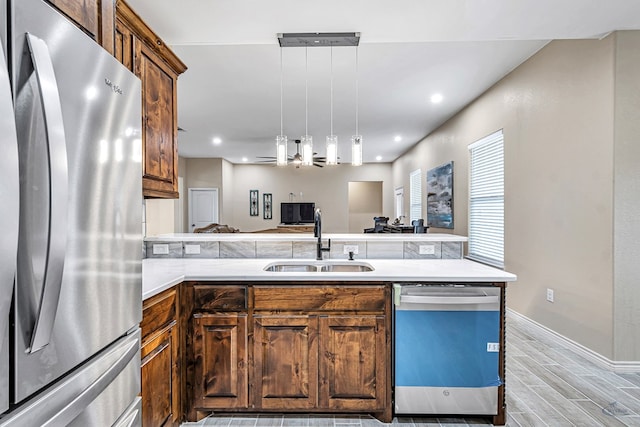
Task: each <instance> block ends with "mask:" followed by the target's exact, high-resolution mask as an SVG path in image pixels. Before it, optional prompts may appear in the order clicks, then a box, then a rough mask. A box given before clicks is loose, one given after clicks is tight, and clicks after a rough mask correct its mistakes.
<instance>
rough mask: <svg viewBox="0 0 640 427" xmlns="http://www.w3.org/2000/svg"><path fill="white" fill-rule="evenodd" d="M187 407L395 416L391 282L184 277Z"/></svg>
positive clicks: (194, 414)
mask: <svg viewBox="0 0 640 427" xmlns="http://www.w3.org/2000/svg"><path fill="white" fill-rule="evenodd" d="M181 301H182V305H181V309H182V313H183V316H182V317H181V322H182V325H183V326H184V328H185V331H186V334H185V341H184V343H183V344H184V348H185V357H186V359H185V360H186V369H185V382H184V388H183V392H184V396H185V400H184V410H185V413H186V414H187V419H188V420H190V421H196V420H198V419H199V418H202V417H204V416H205V415H207V414H208V413H210V412H254V413H255V412H304V413H370V414H373V415H374V416H376V417H377V418H379V419H380V420H382V421H385V422H390V421H391V419H392V407H391V361H390V360H389V355H390V354H391V335H390V334H391V326H390V325H391V307H390V303H391V299H390V289H389V287H388V286H387V285H372V284H365V283H359V284H352V283H351V284H347V283H339V284H336V283H331V284H322V285H320V284H317V283H300V284H295V285H291V284H278V283H273V284H260V285H222V284H210V283H203V282H187V283H184V284H183V287H182V294H181Z"/></svg>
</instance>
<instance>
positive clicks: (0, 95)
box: [0, 43, 20, 413]
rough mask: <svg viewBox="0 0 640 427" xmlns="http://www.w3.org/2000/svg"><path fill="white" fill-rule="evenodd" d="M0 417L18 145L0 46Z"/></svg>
mask: <svg viewBox="0 0 640 427" xmlns="http://www.w3.org/2000/svg"><path fill="white" fill-rule="evenodd" d="M0 153H2V155H0V200H2V221H0V236H2V238H0V413H2V412H4V411H5V410H6V409H7V408H8V406H9V325H8V321H9V309H10V308H11V296H12V295H13V292H12V291H13V278H14V276H15V272H16V252H17V249H18V218H19V206H20V194H19V191H18V189H19V179H18V142H17V139H16V125H15V121H14V115H13V105H12V103H11V87H10V85H9V70H8V69H7V63H6V57H5V53H4V50H3V48H2V44H1V43H0Z"/></svg>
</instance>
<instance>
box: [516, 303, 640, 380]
mask: <svg viewBox="0 0 640 427" xmlns="http://www.w3.org/2000/svg"><path fill="white" fill-rule="evenodd" d="M507 316H513V317H515V318H518V319H519V320H521V321H523V322H526V323H528V324H529V325H530V326H532V327H534V328H536V329H537V330H538V331H539V332H540V333H541V334H544V335H546V336H547V337H548V338H549V339H550V340H552V341H555V342H556V343H558V344H560V345H563V346H565V347H568V348H569V349H570V350H571V351H574V352H576V353H578V354H579V355H580V356H582V357H584V358H585V359H587V360H589V361H590V362H593V363H595V364H596V365H598V366H600V367H601V368H603V369H607V370H610V371H612V372H615V373H619V374H620V373H640V361H614V360H610V359H608V358H606V357H604V356H603V355H601V354H599V353H596V352H595V351H593V350H591V349H589V348H587V347H585V346H583V345H582V344H579V343H577V342H575V341H573V340H571V339H569V338H567V337H565V336H564V335H560V334H559V333H557V332H556V331H554V330H552V329H549V328H547V327H546V326H544V325H541V324H540V323H538V322H536V321H534V320H531V319H529V318H528V317H526V316H524V315H522V314H520V313H518V312H516V311H513V310H512V309H510V308H507Z"/></svg>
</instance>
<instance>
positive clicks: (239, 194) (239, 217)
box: [229, 163, 393, 233]
mask: <svg viewBox="0 0 640 427" xmlns="http://www.w3.org/2000/svg"><path fill="white" fill-rule="evenodd" d="M350 181H382V182H383V190H382V191H383V201H382V211H383V214H384V215H385V216H389V217H390V216H392V215H393V186H392V185H391V165H390V164H388V163H382V164H365V165H362V166H358V167H353V166H350V165H338V166H331V167H324V168H317V167H312V168H300V169H296V168H293V167H286V168H278V167H274V166H266V165H234V166H233V185H232V186H231V188H233V200H232V203H233V217H232V221H229V225H232V226H234V227H236V228H240V229H241V230H242V231H255V230H261V229H265V228H273V227H276V226H277V225H278V224H279V223H280V203H281V202H288V201H289V193H293V194H294V196H295V197H294V199H293V201H296V202H297V201H301V200H302V201H306V202H315V203H316V207H319V208H321V209H322V229H323V231H324V232H329V233H347V232H348V231H349V209H348V206H349V182H350ZM249 190H258V191H259V192H260V215H259V216H257V217H250V216H249ZM263 193H271V194H272V195H273V196H272V197H273V219H272V220H264V219H262V194H263ZM301 194H302V197H301V196H300V195H301ZM371 224H373V219H371Z"/></svg>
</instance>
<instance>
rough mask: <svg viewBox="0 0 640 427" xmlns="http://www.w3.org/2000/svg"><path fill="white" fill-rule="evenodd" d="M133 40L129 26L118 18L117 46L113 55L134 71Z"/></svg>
mask: <svg viewBox="0 0 640 427" xmlns="http://www.w3.org/2000/svg"><path fill="white" fill-rule="evenodd" d="M133 40H134V36H133V33H132V32H131V30H130V29H129V27H127V26H126V25H125V24H124V23H123V22H122V21H120V20H119V19H118V20H116V32H115V46H114V52H113V55H114V56H115V58H116V59H117V60H118V61H120V63H121V64H123V65H124V66H125V67H127V68H128V69H129V70H131V71H132V72H133V53H134V52H133V45H134V43H133Z"/></svg>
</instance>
